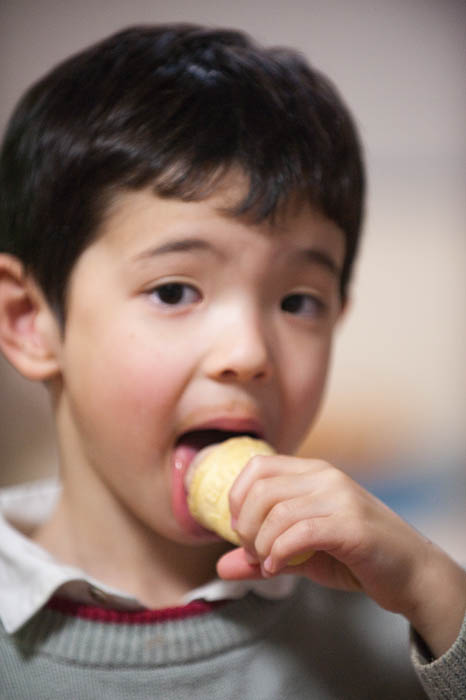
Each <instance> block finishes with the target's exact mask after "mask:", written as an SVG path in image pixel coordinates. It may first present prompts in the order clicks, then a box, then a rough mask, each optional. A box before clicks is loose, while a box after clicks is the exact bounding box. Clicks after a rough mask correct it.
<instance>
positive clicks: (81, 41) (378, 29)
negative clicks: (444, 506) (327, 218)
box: [0, 0, 466, 483]
mask: <svg viewBox="0 0 466 700" xmlns="http://www.w3.org/2000/svg"><path fill="white" fill-rule="evenodd" d="M465 19H466V5H465V4H464V2H463V1H462V0H444V2H438V0H409V1H408V2H406V0H391V1H390V2H385V1H383V0H351V1H350V2H346V0H308V1H305V0H301V1H297V0H289V2H287V3H284V2H283V1H282V0H270V1H269V2H266V1H264V2H254V0H252V1H251V0H249V1H248V2H246V0H236V2H235V3H233V2H231V0H215V1H214V0H197V1H196V2H191V1H190V0H170V2H166V0H163V2H162V0H151V1H150V0H132V2H122V1H120V0H115V1H113V2H112V1H106V0H81V1H80V2H79V3H70V2H64V1H63V0H61V1H58V0H56V1H53V0H35V1H34V2H33V1H32V0H2V3H1V5H0V27H1V29H0V32H1V34H0V88H1V94H2V100H1V104H0V128H3V126H4V124H5V122H6V119H7V116H8V114H9V113H10V111H11V109H12V107H13V104H14V102H15V101H16V99H17V98H18V97H19V95H20V94H21V92H22V91H23V90H24V89H25V87H26V86H27V85H29V83H30V82H31V81H32V80H34V79H35V78H37V77H39V76H40V75H41V74H42V73H43V72H44V71H45V70H46V69H48V68H49V67H50V66H52V65H53V64H54V63H55V62H56V61H57V60H59V59H61V58H63V57H64V56H66V55H67V54H69V53H71V52H72V51H75V50H77V49H79V48H81V47H82V46H84V45H86V44H88V43H90V42H92V41H94V40H96V39H98V38H100V37H101V36H103V35H105V34H108V33H110V32H111V31H113V30H115V29H117V28H120V27H122V26H125V25H127V24H130V23H131V24H134V23H139V22H154V21H168V20H170V21H171V20H192V21H198V22H207V23H210V24H213V25H218V24H221V25H231V26H236V27H240V28H243V29H246V30H247V31H249V32H251V33H252V34H254V35H255V36H256V37H257V38H259V39H260V40H262V41H264V42H266V43H281V44H284V45H293V46H295V47H296V48H298V49H300V50H302V51H303V52H304V53H306V54H307V56H308V57H309V59H310V60H311V61H313V62H314V63H315V64H316V65H317V66H319V67H321V68H322V69H323V70H324V71H325V72H327V73H328V74H329V75H330V76H331V77H332V78H333V79H334V81H335V82H336V83H337V85H338V86H339V87H340V90H341V91H342V93H343V94H344V95H345V97H346V98H347V100H348V102H349V103H350V105H351V107H352V108H353V110H354V112H355V114H356V116H357V120H358V123H359V125H360V128H361V132H362V135H363V139H364V142H365V145H366V151H367V160H368V168H369V177H370V186H369V195H370V199H369V206H368V215H367V222H366V235H365V241H364V245H363V250H362V257H361V260H360V264H359V265H358V271H357V276H356V280H355V288H354V300H353V306H352V308H351V312H350V314H349V316H348V318H347V320H346V321H345V323H344V325H343V327H342V329H341V332H340V334H339V336H340V337H339V339H338V343H337V348H336V353H335V361H334V373H333V376H332V380H331V382H330V386H329V392H328V400H327V403H326V406H325V409H324V411H323V413H322V416H321V419H320V421H319V424H318V426H317V428H316V430H315V432H314V434H313V435H312V436H311V438H310V441H309V443H308V444H307V445H306V450H307V451H311V452H312V453H313V454H317V453H318V454H319V455H324V456H328V457H332V458H334V459H337V460H338V461H339V462H340V463H342V464H343V466H345V465H348V468H351V469H352V470H353V471H355V472H360V473H365V470H366V469H367V467H368V465H370V466H371V467H372V468H376V469H377V468H378V469H379V470H380V469H382V468H383V465H386V464H387V461H388V462H389V463H390V464H391V465H392V468H393V469H395V470H396V468H397V467H396V465H397V464H401V462H402V460H404V459H405V458H406V456H407V455H408V456H409V457H410V458H413V461H414V462H416V463H418V462H420V461H421V462H422V461H423V462H424V463H425V465H427V467H428V468H432V469H435V468H437V466H438V464H439V462H438V460H437V457H435V458H434V457H433V455H438V454H446V455H448V456H450V457H452V458H453V459H457V456H458V455H461V454H463V453H464V427H465V426H464V422H465V421H464V418H465V408H466V406H465V395H466V392H465V385H466V381H465V380H466V372H465V363H464V357H465V350H466V342H465V338H466V323H465V313H464V300H465V298H466V284H465V257H466V256H465V253H466V251H465V247H466V245H465V241H466V236H465V218H466V217H465V208H464V184H465V170H466V145H465V138H464V118H465V104H466V99H465V93H464V69H465V65H464V63H465V61H464V48H465V41H464V36H465V29H466V26H465V25H466V22H465ZM0 391H1V403H0V483H7V482H11V481H19V480H22V479H23V478H25V477H26V476H28V475H29V473H30V465H31V464H32V465H33V467H34V470H36V471H38V472H43V471H44V470H47V469H48V468H49V465H50V464H52V463H54V462H55V453H54V449H53V447H52V428H51V422H50V419H49V418H48V414H47V400H46V397H45V392H44V391H43V390H42V389H39V388H35V387H30V386H29V385H28V384H27V383H26V382H24V381H22V380H20V379H19V378H18V377H17V376H16V375H15V374H14V373H13V372H12V371H11V369H10V368H9V367H7V365H6V363H4V362H2V363H0ZM381 465H382V466H381Z"/></svg>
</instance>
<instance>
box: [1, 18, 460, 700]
mask: <svg viewBox="0 0 466 700" xmlns="http://www.w3.org/2000/svg"><path fill="white" fill-rule="evenodd" d="M0 188H1V251H2V254H1V256H0V343H1V347H2V350H3V352H4V354H5V356H6V357H7V359H8V360H9V361H10V362H11V363H12V365H13V366H14V367H16V368H17V369H18V370H19V371H20V372H21V373H22V374H23V375H24V376H25V377H28V378H29V379H33V380H36V381H43V382H45V383H46V385H47V387H48V390H49V392H50V396H51V401H52V406H53V411H54V415H55V419H56V425H57V436H58V444H59V455H60V470H61V487H60V490H59V491H58V492H57V493H56V494H55V492H53V493H52V494H50V493H48V492H47V493H46V492H45V491H42V492H41V491H39V492H37V491H35V490H33V491H31V492H27V493H26V494H24V493H21V494H20V496H18V495H17V496H16V500H15V498H14V497H13V496H10V497H8V496H5V497H4V510H5V513H6V514H7V516H9V519H10V520H15V521H16V522H17V523H18V522H19V523H20V522H21V519H23V520H24V517H25V516H27V515H28V512H27V511H28V510H29V511H30V509H31V508H32V505H31V503H32V500H31V499H33V498H34V497H35V498H36V499H37V498H38V499H40V500H41V505H42V506H43V507H44V508H45V506H46V505H47V503H48V502H49V501H50V504H49V505H50V507H49V509H48V512H47V513H46V515H45V517H43V518H39V519H38V520H37V522H36V523H35V526H34V528H33V530H32V532H31V533H30V534H29V536H26V535H25V534H21V533H20V531H19V530H18V529H17V527H14V526H13V525H12V523H7V522H6V520H5V522H4V523H3V524H2V555H1V556H2V560H1V564H2V580H3V582H4V583H3V584H2V585H3V589H2V591H1V600H0V607H1V610H0V614H1V617H2V622H3V627H2V637H1V642H0V644H1V654H2V660H3V662H2V663H3V668H2V672H1V673H2V675H1V681H0V683H1V685H0V688H1V692H2V697H8V698H26V697H35V698H45V697H47V698H51V697H57V698H63V697H70V698H77V697H86V698H87V697H108V698H112V699H115V698H120V697H121V698H129V697H135V698H136V697H138V698H142V697H163V698H184V697H188V696H189V697H190V698H197V697H199V698H206V697H215V698H217V697H218V698H240V697H241V698H242V697H257V698H273V697H277V698H283V697H289V698H304V697H315V698H342V697H344V698H350V697H354V698H369V697H370V698H375V697H377V698H383V697H387V698H388V697H393V696H394V694H395V695H396V696H397V697H421V695H420V691H419V690H416V689H415V688H414V686H413V685H411V681H412V679H411V680H410V679H409V678H406V679H404V676H403V674H404V670H402V667H400V668H399V667H398V666H396V665H390V663H389V662H387V661H383V660H382V658H381V657H380V656H381V655H380V654H379V652H378V650H377V645H376V644H374V641H373V640H370V639H369V638H368V636H369V635H368V633H367V632H366V631H365V630H364V629H362V628H361V624H360V623H359V622H358V620H357V619H355V616H357V614H358V607H357V606H358V604H357V602H355V601H360V600H361V599H362V598H363V597H362V595H361V593H364V594H365V595H366V596H369V598H371V599H372V600H373V601H375V603H377V604H378V606H380V608H383V609H385V610H388V611H391V612H395V613H399V614H400V615H403V616H404V617H405V618H406V619H407V620H408V621H409V622H410V623H411V625H412V629H413V633H412V636H413V659H414V664H415V667H416V670H417V672H418V674H419V676H420V678H421V680H422V682H423V684H424V685H425V687H426V689H427V692H428V693H429V694H430V695H431V697H459V696H460V693H461V687H462V682H463V683H464V678H465V673H464V667H463V668H462V670H461V664H462V663H464V653H465V634H466V630H465V626H464V624H463V616H464V608H465V598H466V590H465V589H466V582H465V575H464V572H463V571H462V570H461V569H460V568H459V567H458V566H457V565H456V564H455V563H454V562H453V561H452V560H451V559H450V558H449V557H448V556H447V555H446V554H445V553H443V552H442V551H440V550H438V549H437V548H436V547H434V546H433V545H432V544H431V543H430V542H428V541H426V540H425V538H423V537H422V536H421V535H420V534H418V533H417V532H415V531H413V530H412V529H411V528H410V527H409V526H408V525H407V524H405V523H404V522H403V521H401V520H400V519H399V518H398V517H397V516H396V515H395V514H394V513H392V512H391V511H390V510H389V509H388V508H386V507H385V506H384V505H383V504H381V503H380V502H378V501H377V500H376V499H375V498H373V497H372V496H371V495H370V494H368V493H366V492H365V491H364V490H363V489H362V488H360V487H359V486H358V485H357V484H355V483H354V482H353V481H352V480H351V479H349V478H348V477H346V476H345V475H344V474H342V473H341V472H340V471H339V470H337V469H336V468H335V467H333V466H332V465H329V464H326V463H323V462H320V461H317V460H312V459H298V458H295V457H290V456H288V455H291V454H293V452H294V451H295V450H296V449H297V447H298V445H299V443H300V441H301V440H302V439H303V437H304V436H305V434H306V433H307V430H308V427H309V424H310V422H312V420H313V418H314V417H315V415H316V412H317V409H318V406H319V403H320V399H321V396H322V393H323V389H324V384H325V378H326V374H327V366H328V362H329V357H330V354H331V345H332V336H333V331H334V329H335V326H336V324H337V323H338V319H339V318H340V316H341V314H342V313H343V310H344V308H345V303H346V300H347V296H348V285H349V281H350V277H351V269H352V265H353V262H354V258H355V255H356V252H357V247H358V238H359V231H360V225H361V211H362V204H363V191H364V177H363V167H362V162H361V156H360V148H359V145H358V139H357V137H356V134H355V130H354V127H353V124H352V121H351V118H350V116H349V114H348V112H347V110H346V108H345V107H344V105H343V104H342V102H341V100H340V98H339V96H338V95H337V93H336V92H335V90H334V89H333V87H332V86H331V85H330V84H329V83H328V82H327V80H326V79H325V78H323V77H322V76H321V75H319V74H318V73H316V72H315V71H312V70H311V69H310V68H309V67H308V66H307V65H306V64H305V63H304V61H303V60H302V59H301V58H300V57H299V56H297V55H295V54H294V53H292V52H289V51H284V50H266V49H263V48H260V47H258V46H256V45H255V44H253V43H252V42H251V41H250V40H249V39H248V38H247V37H246V36H244V35H243V34H240V33H238V32H232V31H227V30H225V31H221V30H220V31H213V30H209V29H205V28H201V27H195V26H190V25H171V26H161V27H145V28H133V29H129V30H126V31H123V32H121V33H119V34H117V35H115V36H112V37H110V38H109V39H107V40H105V41H103V42H102V43H100V44H98V45H96V46H93V47H91V48H89V49H88V50H86V51H84V52H82V53H80V54H78V55H77V56H75V57H72V58H71V59H69V60H68V61H66V62H65V63H63V64H62V65H60V66H58V67H57V68H56V69H55V70H54V71H52V72H51V73H50V74H49V75H48V76H46V77H45V78H44V79H43V80H41V81H40V82H39V83H37V85H35V86H33V87H32V88H31V90H30V91H29V92H28V93H27V94H26V96H25V97H24V98H23V100H22V102H21V103H20V105H19V106H18V108H17V110H16V113H15V114H14V116H13V118H12V120H11V123H10V126H9V128H8V130H7V134H6V136H5V141H4V145H3V151H2V157H1V173H0ZM244 433H247V434H252V435H255V436H258V437H261V438H264V439H266V440H267V441H268V442H270V443H271V444H272V445H273V446H274V447H275V449H276V450H277V452H278V455H277V456H269V457H260V458H254V459H253V460H251V461H250V462H249V464H248V465H247V466H246V468H245V470H244V471H243V472H242V473H241V475H240V476H239V478H238V479H237V481H236V482H235V484H234V486H233V488H232V490H231V493H230V505H231V511H232V522H233V525H234V527H235V529H236V530H237V532H238V534H239V536H240V539H241V542H242V545H243V546H242V547H239V548H235V549H231V547H228V546H226V545H225V543H223V542H222V541H220V540H219V538H217V537H216V536H213V535H212V533H210V532H208V531H206V530H203V529H202V528H201V527H200V526H199V525H198V524H197V523H195V522H194V520H193V519H192V517H191V516H190V514H189V512H188V509H187V505H186V489H185V476H186V472H187V470H188V467H189V465H190V462H191V461H192V459H193V457H194V456H195V455H196V453H197V452H198V451H199V449H200V448H202V447H204V446H206V445H208V444H210V443H215V442H219V441H221V440H222V439H224V438H225V437H227V436H230V435H231V434H244ZM54 499H55V500H54ZM19 506H21V508H22V509H23V511H22V514H21V513H19V514H18V511H19ZM47 507H48V506H47ZM25 510H26V512H25ZM308 550H315V552H316V553H315V554H314V556H312V557H311V558H310V559H309V560H308V561H307V562H305V563H304V564H302V565H301V566H299V567H295V568H291V567H287V565H286V562H287V561H289V560H290V558H291V557H293V556H294V555H297V554H300V553H302V552H306V551H308ZM216 571H217V573H218V575H219V577H220V579H216V578H215V572H216ZM281 573H286V574H299V576H300V578H299V580H298V578H297V577H296V576H290V575H288V576H283V577H281V576H278V575H279V574H281ZM315 583H318V584H321V587H319V586H315V585H314V584H315ZM330 589H337V590H338V589H339V591H340V592H337V593H332V592H331V591H330ZM351 592H353V593H354V592H359V595H351V594H350V593H351ZM377 615H380V619H381V622H380V623H378V624H380V625H384V626H389V624H390V623H389V622H387V620H389V619H391V618H390V616H389V615H385V613H382V612H380V613H377ZM377 619H378V618H377ZM378 633H379V634H380V635H381V636H382V635H383V630H382V629H380V630H379V632H378ZM394 673H396V674H397V678H393V674H394ZM405 683H406V685H405ZM439 688H441V690H439ZM442 692H443V693H444V695H441V693H442Z"/></svg>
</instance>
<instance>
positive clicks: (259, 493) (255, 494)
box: [249, 479, 267, 501]
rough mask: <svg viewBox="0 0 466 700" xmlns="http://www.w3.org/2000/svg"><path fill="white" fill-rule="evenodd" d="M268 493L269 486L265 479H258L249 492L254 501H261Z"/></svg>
mask: <svg viewBox="0 0 466 700" xmlns="http://www.w3.org/2000/svg"><path fill="white" fill-rule="evenodd" d="M266 492H267V484H266V483H265V481H264V480H263V479H258V480H257V481H255V482H254V483H253V485H252V486H251V488H250V490H249V495H250V497H251V498H253V499H254V500H256V499H257V500H259V501H261V500H262V499H263V497H264V495H265V494H266Z"/></svg>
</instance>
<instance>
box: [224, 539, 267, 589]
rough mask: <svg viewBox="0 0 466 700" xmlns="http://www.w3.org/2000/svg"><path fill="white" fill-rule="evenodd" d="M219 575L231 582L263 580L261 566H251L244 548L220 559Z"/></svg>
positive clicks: (228, 553)
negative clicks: (247, 579) (250, 579)
mask: <svg viewBox="0 0 466 700" xmlns="http://www.w3.org/2000/svg"><path fill="white" fill-rule="evenodd" d="M217 573H218V575H219V576H220V578H223V579H226V580H230V581H238V580H241V579H246V578H258V579H261V578H263V576H262V575H261V570H260V566H259V564H250V563H249V562H248V560H247V558H246V554H245V551H244V549H243V548H242V547H239V548H237V549H232V550H231V551H230V552H227V553H226V554H224V555H223V556H222V557H220V559H219V560H218V562H217Z"/></svg>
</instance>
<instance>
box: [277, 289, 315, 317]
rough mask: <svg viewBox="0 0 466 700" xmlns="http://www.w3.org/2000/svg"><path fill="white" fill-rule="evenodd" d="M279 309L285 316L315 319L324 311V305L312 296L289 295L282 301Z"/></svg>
mask: <svg viewBox="0 0 466 700" xmlns="http://www.w3.org/2000/svg"><path fill="white" fill-rule="evenodd" d="M280 308H281V310H282V311H285V313H287V314H293V315H295V316H304V317H307V318H316V317H318V316H320V315H321V314H322V313H323V312H324V311H325V304H324V303H323V302H322V301H321V300H320V299H318V298H317V297H315V296H313V295H312V294H289V295H288V296H286V297H285V298H284V299H282V302H281V304H280Z"/></svg>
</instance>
